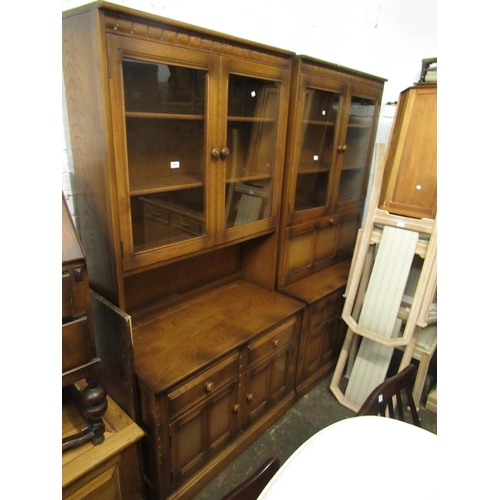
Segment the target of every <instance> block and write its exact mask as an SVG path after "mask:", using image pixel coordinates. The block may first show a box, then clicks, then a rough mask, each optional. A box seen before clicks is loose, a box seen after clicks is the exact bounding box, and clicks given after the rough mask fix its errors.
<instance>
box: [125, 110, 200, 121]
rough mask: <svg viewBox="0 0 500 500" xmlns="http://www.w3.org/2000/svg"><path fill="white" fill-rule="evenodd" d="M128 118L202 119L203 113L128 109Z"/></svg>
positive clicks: (126, 114)
mask: <svg viewBox="0 0 500 500" xmlns="http://www.w3.org/2000/svg"><path fill="white" fill-rule="evenodd" d="M125 116H126V117H127V118H150V119H153V120H196V121H202V120H203V119H204V118H205V117H204V116H203V115H188V114H182V113H151V112H147V111H127V112H126V113H125Z"/></svg>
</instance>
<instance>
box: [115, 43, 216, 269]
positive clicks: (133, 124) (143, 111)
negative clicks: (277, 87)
mask: <svg viewBox="0 0 500 500" xmlns="http://www.w3.org/2000/svg"><path fill="white" fill-rule="evenodd" d="M108 52H109V58H110V77H111V78H110V88H111V105H112V119H113V128H114V130H115V132H116V136H115V137H114V144H115V151H114V152H115V163H116V165H117V168H116V183H117V199H118V206H119V224H120V235H121V250H122V259H123V267H124V270H130V269H133V268H137V267H140V266H144V265H149V264H154V263H156V262H159V261H162V260H165V259H168V258H173V257H177V256H179V255H183V254H185V253H188V252H193V251H198V250H202V249H204V248H206V247H208V246H210V245H211V244H212V242H213V234H214V221H213V216H212V215H211V211H209V210H208V207H210V206H213V204H214V202H215V199H214V198H215V194H214V186H215V177H214V169H213V168H209V167H211V166H212V165H211V158H210V155H209V154H207V143H208V144H210V143H212V142H215V139H214V138H213V137H214V136H215V135H216V132H217V130H216V127H215V126H213V124H212V123H210V119H209V116H210V115H211V114H213V113H211V111H212V110H211V107H212V106H213V105H214V102H215V99H214V98H213V96H215V95H216V94H217V88H216V81H215V79H214V78H213V77H212V72H213V68H214V66H215V65H216V64H217V59H216V58H212V57H211V56H209V55H205V54H199V53H196V52H194V51H187V50H184V49H182V48H169V49H168V51H166V49H165V48H164V47H163V46H162V45H161V44H158V43H155V42H150V41H144V40H134V39H131V38H126V37H119V36H112V35H111V36H109V38H108Z"/></svg>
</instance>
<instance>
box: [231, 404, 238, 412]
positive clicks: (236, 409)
mask: <svg viewBox="0 0 500 500" xmlns="http://www.w3.org/2000/svg"><path fill="white" fill-rule="evenodd" d="M233 411H234V413H238V412H239V411H240V405H238V404H236V405H234V406H233Z"/></svg>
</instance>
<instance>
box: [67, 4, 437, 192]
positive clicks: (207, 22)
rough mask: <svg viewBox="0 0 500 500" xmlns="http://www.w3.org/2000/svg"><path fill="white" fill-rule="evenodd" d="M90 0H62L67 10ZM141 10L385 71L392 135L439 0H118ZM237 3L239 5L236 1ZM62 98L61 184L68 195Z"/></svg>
mask: <svg viewBox="0 0 500 500" xmlns="http://www.w3.org/2000/svg"><path fill="white" fill-rule="evenodd" d="M84 3H88V2H85V1H82V0H62V8H63V10H67V9H69V8H71V7H76V6H78V5H82V4H84ZM113 3H118V4H122V5H125V6H127V7H131V8H134V9H137V10H141V11H145V12H150V13H153V14H157V15H161V16H164V17H168V18H172V19H176V20H179V21H183V22H186V23H189V24H193V25H196V26H201V27H204V28H208V29H212V30H215V31H219V32H222V33H227V34H229V35H234V36H238V37H240V38H245V39H249V40H253V41H256V42H260V43H264V44H267V45H272V46H275V47H279V48H283V49H287V50H291V51H293V52H295V53H297V54H306V55H309V56H313V57H316V58H318V59H323V60H325V61H331V62H334V63H337V64H340V65H342V66H347V67H350V68H354V69H357V70H360V71H363V72H366V73H370V74H373V75H377V76H381V77H383V78H386V79H387V83H386V86H385V91H384V96H383V101H382V102H383V103H384V106H383V108H382V110H381V117H380V122H379V128H378V134H377V141H378V142H385V143H387V140H388V137H389V133H390V130H391V126H392V119H393V116H394V111H395V105H394V104H392V105H388V104H387V103H389V102H390V103H394V102H396V101H397V99H398V97H399V94H400V92H401V91H402V90H404V89H406V88H407V87H409V86H411V85H412V84H413V83H414V82H416V81H418V78H419V76H420V66H421V61H422V59H423V58H426V57H434V56H437V0H418V1H417V0H411V1H401V0H376V1H375V0H355V1H345V0H344V1H339V0H307V1H305V0H253V1H251V2H250V1H247V2H243V3H236V2H234V0H212V1H197V2H192V1H190V2H182V1H181V2H180V1H176V2H174V1H172V0H115V1H114V2H113ZM236 5H238V7H236ZM70 151H71V147H70V144H69V141H68V139H67V131H66V118H65V109H64V106H63V190H64V192H65V193H66V195H67V198H70V197H71V196H70V195H71V192H70V191H71V186H70V180H69V179H70V175H71V153H70Z"/></svg>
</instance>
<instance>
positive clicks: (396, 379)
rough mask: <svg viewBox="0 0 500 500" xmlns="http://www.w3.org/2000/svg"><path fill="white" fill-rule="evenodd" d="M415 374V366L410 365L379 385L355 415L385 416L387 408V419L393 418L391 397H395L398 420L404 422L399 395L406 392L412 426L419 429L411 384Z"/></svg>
mask: <svg viewBox="0 0 500 500" xmlns="http://www.w3.org/2000/svg"><path fill="white" fill-rule="evenodd" d="M415 373H416V368H415V365H412V364H410V365H408V366H407V367H406V368H405V369H404V370H402V371H400V372H399V373H397V374H396V375H394V376H393V377H390V378H388V379H387V380H385V381H384V382H382V383H381V384H379V385H378V386H377V387H375V389H373V391H372V392H371V393H370V395H369V396H368V397H367V398H366V400H365V402H364V403H363V404H362V405H361V408H360V409H359V410H358V412H357V414H356V415H358V416H360V415H382V416H385V414H386V409H387V408H388V409H389V417H390V418H395V415H394V405H393V397H394V396H395V397H396V402H397V404H396V406H397V409H398V415H399V420H402V421H404V415H403V401H402V398H401V393H402V392H403V391H406V397H407V398H408V406H409V407H410V412H411V416H412V420H413V424H414V425H416V426H417V427H421V425H420V419H419V417H418V413H417V408H416V407H415V401H414V400H413V395H412V382H413V379H414V377H415Z"/></svg>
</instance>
